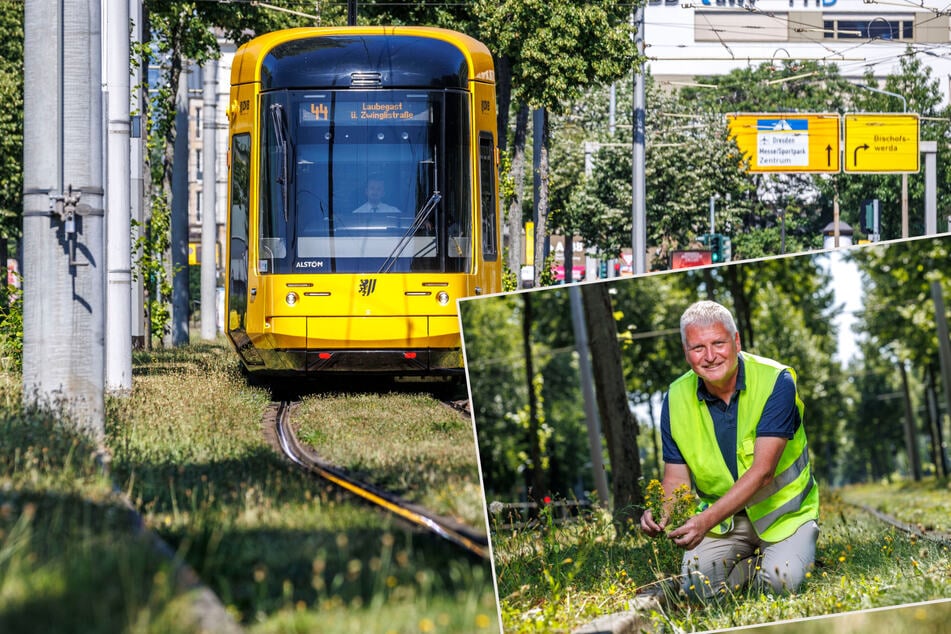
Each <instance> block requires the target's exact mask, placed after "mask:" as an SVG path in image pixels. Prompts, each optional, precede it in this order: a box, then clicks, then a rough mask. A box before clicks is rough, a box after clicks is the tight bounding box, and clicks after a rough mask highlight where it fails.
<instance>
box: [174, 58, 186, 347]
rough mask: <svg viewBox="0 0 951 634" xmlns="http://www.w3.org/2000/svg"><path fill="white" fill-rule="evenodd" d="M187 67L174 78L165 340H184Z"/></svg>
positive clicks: (177, 343)
mask: <svg viewBox="0 0 951 634" xmlns="http://www.w3.org/2000/svg"><path fill="white" fill-rule="evenodd" d="M190 73H191V70H189V69H188V68H187V67H186V68H183V69H182V73H181V75H179V78H178V99H177V102H176V110H177V112H176V114H175V147H174V159H173V164H172V201H171V225H172V226H171V246H170V251H171V253H170V257H171V270H170V272H169V279H170V280H171V282H172V320H171V324H169V325H170V327H171V332H170V333H169V337H170V341H169V344H170V345H172V346H184V345H185V344H187V343H188V300H189V297H188V76H189V74H190Z"/></svg>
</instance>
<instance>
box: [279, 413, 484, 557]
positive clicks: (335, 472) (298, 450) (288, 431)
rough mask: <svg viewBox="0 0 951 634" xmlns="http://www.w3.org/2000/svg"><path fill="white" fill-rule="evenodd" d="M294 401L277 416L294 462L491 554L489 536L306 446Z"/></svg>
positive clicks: (461, 543) (284, 446) (283, 441)
mask: <svg viewBox="0 0 951 634" xmlns="http://www.w3.org/2000/svg"><path fill="white" fill-rule="evenodd" d="M291 405H292V404H291V403H290V402H288V401H282V402H281V403H280V405H279V406H278V410H277V415H276V416H275V419H276V420H275V431H276V432H277V440H278V443H279V444H280V446H281V450H282V451H283V452H284V454H285V455H286V456H287V457H288V458H289V459H290V460H291V461H292V462H293V463H294V464H296V465H298V466H300V467H301V468H303V469H305V470H306V471H309V472H311V473H313V474H315V475H317V476H319V477H321V478H323V479H325V480H328V481H330V482H332V483H334V484H336V485H337V486H339V487H341V488H342V489H345V490H346V491H349V492H350V493H353V494H354V495H357V496H359V497H361V498H363V499H365V500H367V501H369V502H371V503H372V504H375V505H377V506H380V507H382V508H384V509H386V510H387V511H390V512H391V513H393V514H395V515H397V516H399V517H402V518H403V519H405V520H407V521H409V522H410V523H412V524H414V525H416V526H420V527H422V528H425V529H426V530H428V531H430V532H432V533H435V534H436V535H439V536H440V537H442V538H443V539H446V540H448V541H450V542H452V543H454V544H456V545H457V546H462V547H463V548H465V549H466V550H468V551H469V552H471V553H473V554H475V555H478V556H479V557H482V558H483V559H485V558H488V556H489V547H488V538H487V537H482V536H478V535H467V534H466V532H465V531H464V530H462V529H459V528H454V527H452V526H448V525H447V522H446V520H445V519H443V518H440V517H436V516H435V515H433V514H430V513H428V512H427V511H425V510H424V509H421V508H419V507H417V506H416V505H414V504H412V503H410V502H407V501H406V500H403V499H400V498H399V497H398V496H395V495H393V494H391V493H388V492H386V491H383V490H381V489H379V488H377V487H375V486H373V485H372V484H368V483H365V482H360V481H359V480H356V479H354V478H351V477H350V476H349V475H347V474H346V473H344V472H343V471H342V470H341V469H338V468H336V467H333V466H331V465H328V464H326V463H324V462H323V461H322V460H320V459H319V458H318V457H317V456H315V455H313V454H312V452H310V451H308V450H306V449H305V448H304V447H302V446H301V444H300V441H299V440H298V439H297V435H296V434H295V433H294V430H293V429H292V428H291V425H290V412H291Z"/></svg>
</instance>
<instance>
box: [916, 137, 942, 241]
mask: <svg viewBox="0 0 951 634" xmlns="http://www.w3.org/2000/svg"><path fill="white" fill-rule="evenodd" d="M919 146H920V147H921V151H922V152H923V153H924V155H925V235H926V236H933V235H934V234H936V233H938V160H937V159H938V142H937V141H922V142H921V143H920V144H919Z"/></svg>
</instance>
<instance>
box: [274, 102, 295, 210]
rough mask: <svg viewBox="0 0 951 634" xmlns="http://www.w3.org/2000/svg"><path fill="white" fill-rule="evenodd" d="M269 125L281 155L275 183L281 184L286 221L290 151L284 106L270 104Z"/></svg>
mask: <svg viewBox="0 0 951 634" xmlns="http://www.w3.org/2000/svg"><path fill="white" fill-rule="evenodd" d="M271 125H272V126H273V128H274V138H275V140H276V142H277V151H278V153H280V155H281V171H280V172H279V173H278V175H277V179H276V180H277V183H278V185H280V186H281V204H282V206H283V207H284V222H287V213H288V204H287V190H288V185H289V184H290V178H289V176H290V171H291V170H290V153H289V152H288V147H287V146H288V143H289V140H288V139H289V135H288V132H287V120H286V119H285V117H284V106H283V105H281V104H279V103H274V104H271Z"/></svg>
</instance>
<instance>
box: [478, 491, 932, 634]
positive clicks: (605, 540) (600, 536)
mask: <svg viewBox="0 0 951 634" xmlns="http://www.w3.org/2000/svg"><path fill="white" fill-rule="evenodd" d="M821 513H822V515H821V531H820V537H819V543H818V553H817V560H818V565H817V567H816V569H815V570H814V571H813V573H811V575H810V578H809V579H808V580H807V582H806V584H805V585H804V587H803V588H802V589H801V591H800V592H799V593H798V594H793V595H787V596H780V597H775V596H768V595H767V596H762V595H754V594H752V593H751V592H749V591H740V592H738V593H736V594H735V595H733V596H725V597H724V598H723V600H722V601H721V602H719V603H718V604H713V603H711V604H707V605H698V604H691V603H689V602H687V601H685V600H683V599H681V598H679V597H677V596H674V595H672V596H670V597H669V599H670V600H669V601H668V602H666V604H665V606H664V607H659V608H656V609H654V610H652V611H650V612H649V613H646V614H645V615H644V616H645V618H646V620H647V622H648V623H649V626H650V628H651V630H652V631H654V632H677V631H702V630H708V629H720V628H728V627H738V626H746V625H753V624H759V623H768V622H773V621H781V620H786V619H799V618H804V617H811V616H819V615H825V614H833V613H840V612H846V611H852V610H864V609H869V608H878V607H884V606H892V605H899V604H904V603H911V602H917V601H928V600H934V599H940V598H944V597H951V554H949V552H948V548H947V547H945V546H941V545H937V544H934V543H932V542H926V541H923V540H918V539H916V538H914V537H909V536H906V535H904V534H902V533H899V532H898V531H896V530H894V529H891V528H887V527H885V525H883V524H881V523H880V522H878V521H877V520H874V519H872V518H870V517H869V516H867V515H865V514H862V513H861V512H859V511H857V510H855V509H854V508H852V507H848V506H845V505H843V504H842V503H841V501H840V500H839V499H838V497H837V496H835V495H834V494H827V493H825V492H824V498H823V501H822V509H821ZM544 526H545V525H544V524H543V528H537V529H533V530H528V531H522V532H519V533H511V534H508V533H507V534H502V533H498V534H496V535H494V540H493V544H494V548H495V552H496V558H497V561H496V567H497V575H498V582H499V595H500V597H501V609H502V618H503V625H504V629H505V631H506V632H507V633H509V632H543V631H544V632H567V631H571V630H572V629H574V628H576V627H578V626H579V625H581V624H583V623H586V622H589V621H591V620H593V619H594V618H596V617H597V616H601V615H604V614H609V613H613V612H621V611H625V610H627V609H629V604H630V602H631V600H632V599H634V597H635V595H636V592H637V589H638V588H643V587H644V586H646V585H648V584H651V583H655V582H657V580H658V579H659V578H660V577H663V576H664V575H669V574H676V573H677V572H679V558H674V557H671V556H670V553H668V552H666V551H665V550H663V549H657V550H655V546H657V545H658V541H657V540H651V539H649V538H646V537H644V536H642V535H640V534H635V535H632V536H629V537H623V538H620V539H617V538H616V537H615V534H614V529H613V527H612V526H611V524H610V522H609V521H608V520H607V518H600V519H596V520H594V521H591V522H587V523H584V524H576V525H573V526H567V527H564V528H556V527H554V526H547V527H544Z"/></svg>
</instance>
